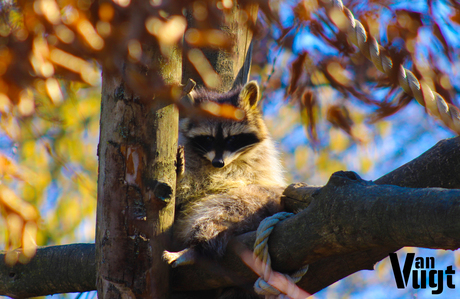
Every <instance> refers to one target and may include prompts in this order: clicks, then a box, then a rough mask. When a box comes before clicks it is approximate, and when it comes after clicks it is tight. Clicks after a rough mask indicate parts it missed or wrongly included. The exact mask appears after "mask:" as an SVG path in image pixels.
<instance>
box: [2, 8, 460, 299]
mask: <svg viewBox="0 0 460 299" xmlns="http://www.w3.org/2000/svg"><path fill="white" fill-rule="evenodd" d="M173 2H174V1H171V2H168V1H161V0H160V1H158V0H157V1H145V3H143V4H139V3H135V2H134V1H133V2H132V3H131V2H130V1H129V0H124V1H121V0H118V1H115V0H114V1H113V2H112V1H106V2H103V1H101V2H98V1H90V0H78V1H70V0H67V1H54V0H35V1H19V0H18V1H12V0H2V1H1V4H0V15H1V24H0V210H1V212H2V217H0V248H1V249H14V248H17V247H20V246H21V245H22V246H25V247H27V246H28V248H32V249H31V250H30V252H31V253H30V255H32V254H33V245H34V244H37V245H38V246H43V245H54V244H68V243H75V242H90V243H92V242H94V238H95V215H96V190H97V144H98V139H99V114H100V98H101V79H100V76H99V74H100V71H101V67H105V68H108V69H110V70H112V71H114V72H116V71H119V64H120V63H119V62H120V61H123V60H128V61H130V62H131V63H142V59H143V53H142V43H143V41H144V40H145V39H148V38H150V39H155V40H156V41H157V42H158V43H159V44H160V45H165V46H169V45H170V44H171V43H178V44H179V45H180V44H181V43H188V44H189V45H194V44H193V43H194V39H192V38H187V37H190V35H191V34H192V33H193V34H195V33H196V32H189V31H188V30H187V28H186V27H185V25H183V22H184V20H185V18H184V17H183V14H182V7H174V6H178V5H177V4H176V5H175V4H174V3H173ZM184 3H185V4H188V5H190V6H191V7H192V12H193V17H194V18H195V19H198V20H202V21H203V22H209V23H212V20H213V19H212V18H213V17H214V13H213V11H215V10H225V9H231V8H232V6H233V5H234V3H233V2H232V1H229V0H224V1H184ZM261 3H262V4H261V12H260V13H259V16H258V21H257V23H256V24H255V27H254V30H255V44H254V50H253V66H252V69H251V79H254V80H258V81H259V84H260V85H261V87H262V91H263V98H264V100H263V103H262V105H263V110H264V114H265V120H266V122H267V124H268V127H269V130H270V132H271V133H272V135H273V137H274V139H275V140H276V141H277V143H278V147H279V149H280V151H281V153H282V161H283V164H284V166H285V169H286V176H287V177H288V181H289V182H307V183H309V184H313V185H315V184H318V185H320V184H325V183H326V182H327V180H328V178H329V177H330V175H331V174H332V173H333V172H335V171H338V170H352V171H355V172H357V173H358V174H360V175H361V176H362V177H363V178H364V179H367V180H375V179H377V178H379V177H380V176H382V175H384V174H386V173H388V172H390V171H391V170H393V169H395V168H397V167H399V166H401V165H402V164H404V163H406V162H408V161H410V160H412V159H414V158H416V157H417V156H419V155H420V154H421V153H423V152H424V151H426V150H427V149H429V148H430V147H432V146H434V145H435V144H436V142H437V141H439V140H441V139H444V138H449V137H454V136H455V135H456V134H455V133H453V132H452V131H451V130H449V129H448V128H446V126H445V125H444V124H443V123H442V122H440V121H439V120H437V119H435V118H433V117H432V116H430V115H429V113H427V111H426V110H425V108H424V107H422V106H421V105H419V104H418V103H417V102H416V101H414V100H412V99H410V98H409V97H407V96H405V95H404V93H403V92H402V91H401V89H400V88H399V87H398V86H396V83H395V80H394V79H392V78H388V77H386V76H385V75H383V74H381V73H379V72H378V70H377V69H376V68H375V67H374V66H373V65H372V64H371V63H370V62H368V61H367V60H366V59H365V58H364V56H362V55H361V54H360V53H359V52H358V51H356V48H355V47H354V46H353V45H352V44H351V43H349V42H348V41H347V39H346V36H344V35H343V34H342V33H341V32H340V30H338V29H337V28H335V27H334V24H332V23H331V22H330V21H329V19H328V16H327V14H326V13H325V11H324V9H323V8H322V7H321V5H320V3H318V2H317V1H268V2H261ZM185 4H184V5H185ZM344 4H345V5H346V6H347V7H348V8H349V9H350V10H351V11H352V12H353V13H354V15H355V17H356V18H357V19H359V20H360V21H361V22H362V23H363V25H364V26H365V28H366V29H367V30H368V31H369V32H370V33H372V34H373V36H374V37H375V38H376V39H377V40H378V41H379V43H381V45H382V46H383V47H384V48H386V49H387V51H388V55H390V56H391V57H392V59H393V62H394V63H395V64H396V65H398V64H400V65H403V66H404V67H406V68H408V69H411V70H412V71H413V72H414V74H415V75H416V76H417V78H419V79H420V80H423V81H424V82H426V83H427V84H428V85H429V86H430V87H432V89H433V90H436V91H437V92H438V93H440V94H441V95H442V96H443V97H444V99H445V100H446V101H447V102H449V103H452V104H454V105H456V106H458V104H459V97H458V94H459V88H460V80H459V79H460V77H459V76H460V74H459V70H460V60H459V57H460V55H459V54H460V53H459V52H460V39H459V35H458V32H460V31H459V30H460V25H459V23H460V4H458V3H457V1H440V0H439V1H433V0H425V1H386V0H384V1H344ZM142 5H147V6H148V9H147V10H146V13H145V14H143V15H142V16H140V17H142V18H144V19H145V22H144V23H142V22H141V24H142V26H143V27H142V28H140V29H139V28H132V27H130V26H134V25H130V24H132V20H133V19H132V18H133V17H132V15H131V13H132V12H136V11H139V9H142V7H141V6H142ZM134 16H136V15H135V14H134ZM143 24H145V26H144V25H143ZM155 26H156V27H155ZM168 26H169V27H168ZM210 26H211V25H210ZM158 28H160V29H158ZM168 30H169V31H168ZM206 30H207V28H206V27H204V28H203V29H202V31H201V34H202V37H203V38H202V40H201V41H200V43H201V44H204V45H208V46H209V44H211V45H213V46H223V45H225V42H221V43H219V42H216V41H215V40H213V39H212V38H211V37H212V36H213V35H212V34H217V33H216V32H211V33H210V32H209V31H206ZM162 32H163V33H162ZM164 32H169V33H171V34H169V35H167V34H164ZM207 34H208V35H207ZM183 36H185V40H182V38H183ZM210 36H211V37H210ZM216 36H217V37H219V36H220V35H218V34H217V35H215V36H214V37H216ZM203 40H204V41H203ZM206 40H207V42H206ZM197 43H198V42H197ZM206 43H208V44H206ZM196 45H197V44H196ZM59 51H60V52H59ZM66 55H67V56H66ZM406 252H415V253H416V255H417V256H422V257H426V256H435V257H436V263H437V264H436V268H437V269H445V268H446V267H447V266H449V265H454V269H455V268H456V269H458V268H459V267H460V254H459V253H458V252H452V251H443V250H428V249H418V248H405V249H403V250H401V251H400V252H399V253H398V255H399V256H400V262H401V263H402V262H403V261H404V257H405V253H406ZM24 254H25V257H22V258H24V259H27V258H28V257H27V251H25V252H24ZM19 258H20V259H21V257H19ZM457 277H458V274H457V275H455V276H454V284H456V285H458V288H457V289H455V290H450V289H447V288H446V287H445V288H444V292H443V293H442V294H441V295H438V296H436V297H437V298H456V297H460V278H457ZM444 283H445V282H444ZM95 296H96V294H95V292H89V293H83V294H67V295H55V296H53V298H61V297H62V298H75V297H78V298H94V297H95ZM432 297H434V296H433V295H432V294H431V289H427V290H414V289H412V288H411V287H408V288H407V289H404V290H398V289H397V288H396V285H395V282H394V277H393V274H392V271H391V266H390V263H389V261H388V259H386V260H384V261H382V262H380V263H378V264H377V265H376V266H375V270H374V271H361V272H359V273H356V274H354V275H352V276H350V277H348V278H346V279H343V280H342V281H340V282H337V283H336V284H334V285H332V286H330V287H328V288H327V289H325V290H323V291H321V292H319V293H318V294H315V295H314V297H313V298H385V299H389V298H432Z"/></svg>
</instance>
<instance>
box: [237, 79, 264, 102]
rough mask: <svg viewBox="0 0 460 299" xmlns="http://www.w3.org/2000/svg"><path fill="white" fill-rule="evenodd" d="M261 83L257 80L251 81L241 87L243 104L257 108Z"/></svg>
mask: <svg viewBox="0 0 460 299" xmlns="http://www.w3.org/2000/svg"><path fill="white" fill-rule="evenodd" d="M259 93H260V92H259V85H258V84H257V81H249V82H248V83H246V85H245V86H244V87H243V89H241V92H240V96H239V101H240V103H241V104H243V106H246V107H248V108H256V107H257V102H258V101H259Z"/></svg>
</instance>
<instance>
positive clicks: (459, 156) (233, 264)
mask: <svg viewBox="0 0 460 299" xmlns="http://www.w3.org/2000/svg"><path fill="white" fill-rule="evenodd" d="M427 165H429V169H427V168H426V166H427ZM459 166H460V137H457V138H452V139H448V140H443V141H441V142H439V143H438V144H437V145H436V146H435V147H433V148H432V149H430V150H429V151H427V152H426V153H425V154H423V155H421V156H420V157H418V158H417V159H415V160H413V161H411V162H409V163H407V164H406V165H403V166H401V167H400V168H398V169H396V170H394V171H393V172H391V173H389V174H387V175H385V176H383V177H382V178H380V179H378V180H377V181H376V182H375V183H376V184H373V183H371V182H364V181H361V180H359V179H357V177H354V176H353V175H351V176H350V175H349V174H350V173H342V174H340V173H338V174H336V175H334V176H333V177H332V178H331V180H330V183H329V184H328V185H327V186H326V187H324V188H323V189H322V190H321V191H319V190H320V187H309V186H306V185H305V184H294V185H291V186H290V187H288V189H287V190H286V192H285V195H286V197H287V199H286V207H287V208H288V209H290V210H299V209H304V210H303V211H302V212H301V213H299V214H298V215H297V216H295V217H294V218H291V219H289V220H286V221H284V222H282V223H280V224H279V225H278V226H277V227H276V228H275V229H274V232H273V235H272V236H271V239H270V241H269V244H270V254H271V256H272V263H273V267H274V269H276V270H280V271H293V270H295V269H296V268H297V267H298V265H299V264H301V263H310V269H309V272H308V273H307V275H306V276H305V277H304V278H303V279H302V280H301V282H300V283H299V285H300V286H301V287H302V288H304V289H306V290H307V291H308V292H310V293H315V292H317V291H319V290H321V289H323V288H325V287H327V286H329V285H330V284H332V283H334V282H335V281H337V280H340V279H342V278H344V277H346V276H348V275H350V274H352V273H354V272H356V271H359V270H362V269H373V265H374V264H375V263H377V262H378V261H380V260H381V259H383V258H385V257H386V256H387V255H388V253H389V252H392V251H394V250H397V249H398V248H400V247H401V246H406V245H412V246H421V247H429V248H445V249H455V248H457V247H458V246H460V244H459V241H458V237H457V236H458V235H459V234H460V228H459V225H458V223H457V222H458V221H454V220H455V219H457V218H458V214H459V209H460V190H447V189H439V188H436V189H432V188H430V189H412V188H400V187H395V186H388V185H386V184H390V183H391V184H393V185H401V186H405V185H408V186H414V185H417V186H418V187H423V185H421V183H420V182H425V183H424V184H430V186H432V187H441V188H456V189H460V173H459V172H458V171H456V169H457V168H458V167H459ZM434 174H435V178H434ZM399 179H402V180H403V182H401V181H398V180H399ZM433 180H435V181H436V182H437V183H435V184H434V185H433V183H432V182H433ZM377 184H378V185H377ZM379 185H383V186H379ZM398 193H399V196H398ZM342 211H347V213H343V212H342ZM424 212H425V213H424ZM401 215H403V217H401ZM332 216H334V217H332ZM421 216H422V218H421V219H422V220H420V217H421ZM453 217H455V219H454V220H452V218H453ZM350 219H351V220H352V221H351V222H350ZM340 223H342V224H340ZM414 227H417V229H414ZM293 228H295V229H293ZM358 230H359V231H358ZM382 232H388V234H385V233H382ZM426 232H431V235H433V236H437V237H436V238H427V235H426V234H425V233H426ZM389 234H391V238H388V236H389ZM299 236H300V237H299ZM254 239H255V233H254V232H251V233H247V234H244V235H242V236H238V237H237V241H238V242H234V243H233V244H236V246H235V247H231V248H229V249H230V250H229V251H228V253H227V254H226V256H225V257H224V259H223V261H222V262H221V263H219V264H216V263H211V264H206V263H203V264H199V265H195V266H192V267H179V268H177V269H174V270H173V277H174V282H175V283H174V290H176V291H189V290H193V289H195V290H196V289H212V288H217V287H224V286H229V285H234V284H241V283H253V282H254V280H255V279H256V278H257V277H256V275H255V274H254V272H252V270H250V269H248V268H247V267H246V266H245V264H244V263H243V262H242V261H241V260H240V258H239V256H238V255H237V254H235V250H231V249H232V248H233V249H236V251H238V250H241V248H245V247H247V248H250V247H251V246H252V244H253V242H254ZM286 240H289V241H288V242H286ZM293 240H294V241H295V240H300V241H301V243H295V242H293ZM241 244H243V245H244V247H242V245H241ZM287 245H288V246H287ZM91 247H92V245H86V246H84V247H81V245H70V246H68V247H66V248H63V249H65V250H62V251H61V252H70V251H71V250H72V251H73V252H74V255H73V256H70V255H68V257H69V259H68V260H66V261H67V262H68V264H67V265H65V267H64V266H63V267H64V268H65V269H66V271H69V273H73V272H76V271H79V268H78V267H80V263H82V262H83V263H85V264H87V265H88V268H89V269H88V271H86V272H84V273H82V275H80V276H79V275H77V276H75V275H73V276H72V275H70V276H68V281H67V282H63V281H62V278H61V277H60V276H57V275H55V273H56V271H59V269H55V265H62V262H59V260H58V259H59V258H60V257H59V255H54V256H52V255H50V254H49V252H50V250H53V247H47V248H41V249H39V251H38V252H37V256H36V258H34V260H33V261H32V264H28V265H17V266H15V267H14V268H8V267H7V266H6V265H5V264H4V263H2V264H0V294H2V295H9V296H12V297H15V298H25V297H30V296H32V295H45V294H55V293H60V292H71V291H72V292H77V291H87V290H90V289H95V284H94V273H95V272H96V269H95V266H94V251H91ZM93 248H94V247H93ZM93 250H94V249H93ZM77 253H78V254H77ZM293 253H295V254H294V255H293ZM0 258H1V257H0ZM35 259H37V260H39V261H40V263H41V264H40V266H41V265H47V266H44V267H40V268H37V267H39V266H38V265H37V264H34V261H35ZM2 260H3V259H2ZM49 265H53V266H54V267H53V268H51V269H52V271H47V270H46V269H50V267H49ZM40 269H42V270H43V269H45V270H44V271H42V272H39V273H40V274H39V275H36V274H37V273H38V271H39V270H40ZM91 271H92V272H91ZM58 273H60V272H58ZM77 273H78V272H77ZM85 273H86V275H87V276H83V274H85ZM91 273H93V274H91ZM91 284H93V287H92V288H89V289H88V286H90V285H91ZM40 286H46V288H41V287H40Z"/></svg>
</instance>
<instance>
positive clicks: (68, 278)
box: [0, 244, 96, 298]
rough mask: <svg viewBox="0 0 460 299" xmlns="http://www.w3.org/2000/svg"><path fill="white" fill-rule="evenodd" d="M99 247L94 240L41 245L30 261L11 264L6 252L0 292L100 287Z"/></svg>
mask: <svg viewBox="0 0 460 299" xmlns="http://www.w3.org/2000/svg"><path fill="white" fill-rule="evenodd" d="M95 256H96V248H95V246H94V244H70V245H58V246H46V247H40V248H38V250H37V254H36V256H35V257H34V258H33V259H32V260H31V261H30V263H28V264H26V265H22V264H17V265H15V266H14V267H12V268H10V267H8V266H7V265H6V264H5V262H4V261H5V258H4V257H5V252H4V251H3V252H1V254H0V258H1V262H0V294H1V295H6V296H10V297H13V298H28V297H32V296H44V295H50V294H58V293H69V292H85V291H91V290H95V289H96V258H95Z"/></svg>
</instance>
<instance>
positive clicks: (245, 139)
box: [225, 133, 260, 152]
mask: <svg viewBox="0 0 460 299" xmlns="http://www.w3.org/2000/svg"><path fill="white" fill-rule="evenodd" d="M259 141H260V140H259V138H257V136H256V135H254V134H250V133H244V134H239V135H233V136H230V137H227V139H226V140H225V142H226V145H227V146H226V147H227V149H228V150H229V151H231V152H236V151H238V150H241V149H244V148H247V147H248V146H251V145H254V144H256V143H257V142H259Z"/></svg>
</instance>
